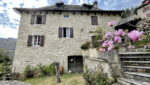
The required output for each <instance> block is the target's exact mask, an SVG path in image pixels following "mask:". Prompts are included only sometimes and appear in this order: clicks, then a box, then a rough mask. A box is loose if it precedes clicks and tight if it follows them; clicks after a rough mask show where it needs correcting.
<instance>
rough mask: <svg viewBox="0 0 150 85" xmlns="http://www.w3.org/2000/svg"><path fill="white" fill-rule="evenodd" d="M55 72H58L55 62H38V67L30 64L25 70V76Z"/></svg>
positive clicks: (37, 75) (47, 74)
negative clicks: (47, 63)
mask: <svg viewBox="0 0 150 85" xmlns="http://www.w3.org/2000/svg"><path fill="white" fill-rule="evenodd" d="M54 74H56V72H55V66H54V63H52V64H49V65H42V64H38V65H37V67H33V68H31V67H30V66H29V65H28V66H27V67H26V68H25V71H24V78H25V79H27V78H32V77H41V76H50V75H54Z"/></svg>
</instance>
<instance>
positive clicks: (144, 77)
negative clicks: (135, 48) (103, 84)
mask: <svg viewBox="0 0 150 85" xmlns="http://www.w3.org/2000/svg"><path fill="white" fill-rule="evenodd" d="M119 58H120V61H121V68H122V73H121V74H122V77H121V78H118V83H119V84H121V85H150V52H124V53H119Z"/></svg>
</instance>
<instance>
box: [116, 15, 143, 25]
mask: <svg viewBox="0 0 150 85" xmlns="http://www.w3.org/2000/svg"><path fill="white" fill-rule="evenodd" d="M137 19H140V18H139V17H138V16H137V15H131V16H129V17H127V18H123V19H121V20H120V21H119V22H118V24H117V26H120V25H123V24H125V23H128V22H131V21H134V20H137Z"/></svg>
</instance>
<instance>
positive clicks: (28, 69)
mask: <svg viewBox="0 0 150 85" xmlns="http://www.w3.org/2000/svg"><path fill="white" fill-rule="evenodd" d="M32 77H34V72H33V70H32V69H31V67H30V66H29V65H28V66H27V67H26V68H25V70H24V78H25V79H27V78H32Z"/></svg>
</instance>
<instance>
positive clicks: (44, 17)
mask: <svg viewBox="0 0 150 85" xmlns="http://www.w3.org/2000/svg"><path fill="white" fill-rule="evenodd" d="M42 24H46V14H44V15H42Z"/></svg>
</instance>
